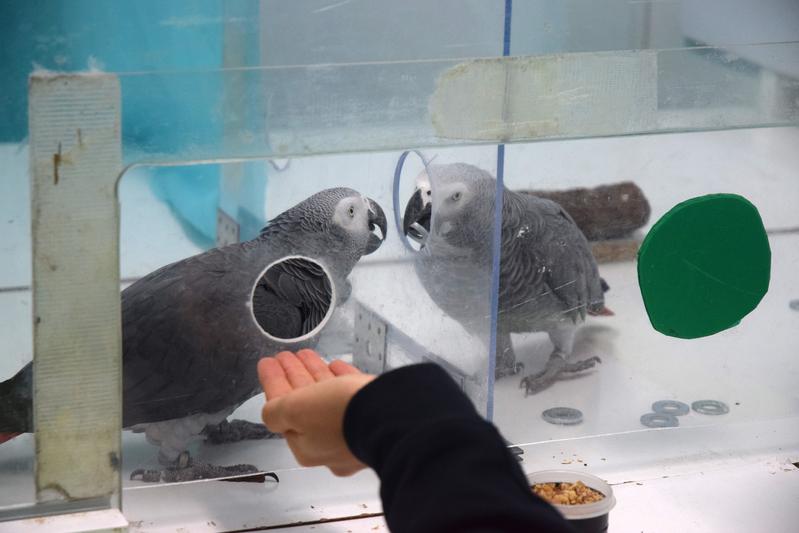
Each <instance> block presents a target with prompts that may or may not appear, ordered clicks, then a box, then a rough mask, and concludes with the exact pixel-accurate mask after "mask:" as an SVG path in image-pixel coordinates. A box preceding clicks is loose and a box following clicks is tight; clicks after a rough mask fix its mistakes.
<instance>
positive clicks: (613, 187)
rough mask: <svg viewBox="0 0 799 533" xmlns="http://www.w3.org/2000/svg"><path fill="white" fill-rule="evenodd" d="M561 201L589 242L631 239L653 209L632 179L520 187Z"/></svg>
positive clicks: (647, 219)
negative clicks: (560, 186)
mask: <svg viewBox="0 0 799 533" xmlns="http://www.w3.org/2000/svg"><path fill="white" fill-rule="evenodd" d="M519 192H523V193H527V194H533V195H535V196H538V197H541V198H548V199H549V200H553V201H555V202H557V203H559V204H560V205H561V206H562V207H563V208H564V209H565V210H566V211H567V212H568V213H569V214H570V215H571V216H572V218H573V219H574V221H575V222H576V223H577V226H578V227H579V228H580V229H581V230H582V232H583V233H584V234H585V237H586V238H587V239H588V240H589V241H606V240H609V239H624V238H629V237H630V236H631V235H632V234H633V232H634V231H635V230H637V229H639V228H641V227H643V226H644V224H646V223H647V222H648V221H649V216H650V215H651V213H652V209H651V207H650V206H649V202H648V201H647V199H646V197H645V196H644V192H643V191H642V190H641V188H640V187H638V185H636V184H635V183H633V182H631V181H624V182H620V183H613V184H609V185H600V186H599V187H594V188H591V189H588V188H576V189H566V190H559V191H539V190H521V191H519Z"/></svg>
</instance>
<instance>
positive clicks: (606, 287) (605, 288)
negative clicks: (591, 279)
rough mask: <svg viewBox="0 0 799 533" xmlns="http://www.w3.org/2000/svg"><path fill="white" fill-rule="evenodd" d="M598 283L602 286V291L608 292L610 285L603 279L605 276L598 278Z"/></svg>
mask: <svg viewBox="0 0 799 533" xmlns="http://www.w3.org/2000/svg"><path fill="white" fill-rule="evenodd" d="M599 284H600V285H601V287H602V292H608V291H609V290H610V285H608V282H607V281H605V278H599Z"/></svg>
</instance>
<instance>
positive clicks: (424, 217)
mask: <svg viewBox="0 0 799 533" xmlns="http://www.w3.org/2000/svg"><path fill="white" fill-rule="evenodd" d="M495 195H496V180H495V179H494V177H493V176H492V175H491V174H489V173H488V172H486V171H484V170H482V169H480V168H477V167H475V166H472V165H468V164H464V163H455V164H449V165H430V166H429V167H428V168H427V170H426V172H425V173H423V174H422V175H421V176H420V177H419V178H418V179H417V191H416V192H415V193H414V196H413V197H412V199H411V201H410V202H409V203H408V206H407V208H406V211H405V218H404V227H405V231H406V234H408V235H409V236H413V237H415V238H416V239H417V240H419V241H421V243H422V247H421V249H420V251H419V253H418V255H417V258H416V263H415V265H416V271H417V274H418V276H419V279H420V280H421V282H422V285H423V286H424V287H425V289H426V290H427V292H428V293H429V294H430V296H431V298H432V299H433V300H434V301H435V302H436V303H437V304H438V305H439V307H441V309H442V310H443V311H445V312H446V313H447V314H449V315H450V316H452V317H453V318H455V319H456V320H458V321H459V322H460V323H461V324H463V325H464V327H465V328H466V329H467V330H470V331H481V330H483V331H484V330H486V329H487V321H488V317H489V312H490V309H488V302H489V301H490V274H491V264H492V261H491V259H492V246H493V221H494V209H495ZM431 215H432V216H431ZM425 221H427V222H426V223H425ZM415 224H416V225H415ZM420 225H421V226H427V227H422V228H420V227H419V226H420ZM603 292H604V291H603V281H602V280H601V278H600V277H599V273H598V270H597V265H596V262H595V260H594V258H593V256H592V255H591V250H590V248H589V245H588V242H587V241H586V239H585V237H584V236H583V234H582V232H581V231H580V230H579V228H578V227H577V225H576V224H575V223H574V221H573V220H572V218H571V217H570V216H569V214H568V213H566V211H564V210H563V209H562V208H561V207H560V206H559V205H558V204H556V203H555V202H552V201H550V200H545V199H542V198H537V197H535V196H531V195H528V194H519V193H515V192H513V191H510V190H508V189H504V191H503V205H502V231H501V256H500V273H499V313H498V323H497V365H496V369H497V371H496V373H497V375H498V376H502V375H506V374H512V373H516V372H517V371H518V370H519V367H518V366H517V362H516V357H515V354H514V352H513V347H512V345H511V339H510V334H511V333H527V332H534V331H545V332H547V333H548V334H549V336H550V339H551V340H552V342H553V344H554V345H555V352H554V353H553V357H559V358H561V359H562V360H565V358H566V357H568V356H569V355H570V354H571V351H572V345H573V341H574V331H575V328H576V326H577V325H578V324H580V323H581V322H582V321H583V320H584V319H585V317H586V314H587V313H600V314H601V313H604V310H605V307H604V294H603ZM555 364H559V362H558V361H555ZM548 370H551V369H549V368H548ZM562 371H569V370H568V369H565V370H563V369H562ZM534 377H540V376H534ZM549 377H552V376H548V378H549ZM548 378H547V379H548ZM528 381H529V380H528ZM544 381H546V380H544ZM549 382H551V380H549ZM549 382H548V383H533V384H532V387H530V386H528V387H527V388H528V390H529V391H530V392H535V391H536V390H538V389H540V388H543V386H547V385H549V384H550V383H549ZM528 385H529V383H528ZM531 389H532V390H531Z"/></svg>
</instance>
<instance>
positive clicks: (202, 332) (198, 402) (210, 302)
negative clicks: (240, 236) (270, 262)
mask: <svg viewBox="0 0 799 533" xmlns="http://www.w3.org/2000/svg"><path fill="white" fill-rule="evenodd" d="M228 248H232V247H228ZM236 253H240V252H238V251H236V250H231V249H225V248H222V249H218V250H212V251H210V252H207V253H205V254H201V255H199V256H195V257H192V258H189V259H187V260H184V261H180V262H178V263H173V264H171V265H167V266H165V267H163V268H161V269H159V270H157V271H155V272H153V273H152V274H150V275H148V276H146V277H144V278H142V279H141V280H139V281H137V282H136V283H134V284H133V285H131V286H130V287H128V288H127V289H125V290H124V291H123V292H122V319H123V324H122V332H123V339H122V342H123V423H124V425H125V426H126V427H128V426H131V425H134V424H138V423H144V422H155V421H159V420H168V419H172V418H179V417H183V416H186V415H188V414H193V413H198V412H216V411H218V410H219V409H220V408H221V407H224V406H229V405H235V404H236V403H238V402H241V401H243V400H244V399H246V398H241V397H240V396H241V392H240V391H241V390H243V389H244V388H246V387H242V383H241V381H242V379H250V378H247V377H246V376H244V377H242V376H236V375H230V372H229V371H223V370H222V369H223V368H228V369H229V368H233V367H236V366H237V361H236V358H237V357H242V356H244V355H245V354H241V353H238V352H240V351H241V343H242V341H241V338H242V337H244V338H245V339H246V335H248V334H249V332H245V331H244V327H243V326H237V327H238V328H239V329H240V330H239V331H236V330H233V331H227V332H226V334H225V335H219V334H218V332H217V331H216V330H215V328H218V327H222V326H221V324H225V323H226V322H225V321H224V319H225V318H226V317H225V316H224V313H225V311H224V310H225V309H226V306H224V305H222V304H223V303H225V302H222V301H217V300H219V298H221V297H223V296H225V295H229V294H231V292H232V290H231V291H225V290H219V288H220V287H224V286H226V285H230V286H231V287H233V286H234V285H235V284H241V280H242V279H246V276H247V273H246V272H242V271H240V269H238V268H236V265H237V264H240V263H241V262H237V261H232V260H230V256H231V255H232V254H236ZM212 285H213V288H214V289H216V290H212ZM214 295H217V296H214ZM197 321H202V323H201V324H196V322H197ZM234 329H235V328H234ZM186 331H192V332H195V334H193V335H187V334H186ZM198 332H199V333H198ZM236 336H239V340H238V343H239V344H238V349H235V348H233V347H232V346H225V345H224V344H225V343H226V342H229V339H233V338H235V337H236ZM243 342H244V343H245V346H246V343H247V342H248V341H247V340H244V341H243ZM207 354H217V358H209V357H207ZM223 359H226V360H223ZM231 360H232V361H231ZM253 374H254V372H253ZM252 381H253V384H252V387H253V388H255V387H256V386H257V383H256V381H257V380H255V379H254V378H252Z"/></svg>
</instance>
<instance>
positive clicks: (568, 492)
mask: <svg viewBox="0 0 799 533" xmlns="http://www.w3.org/2000/svg"><path fill="white" fill-rule="evenodd" d="M533 492H535V493H536V494H537V495H538V496H539V497H541V498H543V499H544V500H546V501H548V502H549V503H557V504H559V505H581V504H585V503H594V502H598V501H599V500H601V499H603V498H604V497H605V495H604V494H602V493H601V492H599V491H598V490H595V489H592V488H591V487H588V486H586V485H585V483H583V482H582V481H577V482H576V483H565V482H555V483H536V484H535V485H533Z"/></svg>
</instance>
